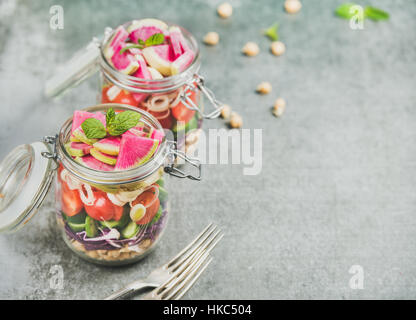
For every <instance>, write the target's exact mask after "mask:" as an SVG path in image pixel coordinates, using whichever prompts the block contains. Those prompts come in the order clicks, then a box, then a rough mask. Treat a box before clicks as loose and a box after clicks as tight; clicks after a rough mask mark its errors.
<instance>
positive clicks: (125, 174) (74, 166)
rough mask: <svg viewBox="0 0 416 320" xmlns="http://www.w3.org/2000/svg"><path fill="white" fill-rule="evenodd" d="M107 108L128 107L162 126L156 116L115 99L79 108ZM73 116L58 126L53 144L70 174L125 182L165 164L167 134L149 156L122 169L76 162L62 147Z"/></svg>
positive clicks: (97, 180) (147, 121)
mask: <svg viewBox="0 0 416 320" xmlns="http://www.w3.org/2000/svg"><path fill="white" fill-rule="evenodd" d="M109 108H113V109H114V110H115V111H116V110H124V111H126V110H130V111H135V112H138V113H140V114H141V118H140V121H142V122H144V123H145V124H147V125H150V126H152V127H153V128H154V129H157V130H163V128H162V126H161V124H160V123H159V121H157V119H156V118H155V117H153V116H152V115H151V114H150V113H148V112H146V111H144V110H141V109H138V108H135V107H132V106H128V105H123V104H118V103H105V104H97V105H94V106H90V107H87V108H84V109H81V110H82V111H88V112H96V111H104V110H107V109H109ZM72 119H73V117H72V116H71V117H70V118H68V119H67V120H66V121H65V122H64V124H63V125H62V127H61V129H60V130H59V134H58V139H57V141H56V145H57V153H58V159H59V161H60V162H61V163H62V165H63V166H64V168H65V169H67V170H68V171H70V173H71V174H73V175H74V176H76V177H78V178H79V179H81V180H84V181H86V182H90V183H96V184H101V185H120V184H127V183H131V182H135V181H139V180H143V179H145V178H146V177H148V176H150V175H152V174H153V173H154V172H155V171H157V170H158V169H159V168H160V167H161V166H164V163H165V159H166V157H167V155H168V143H167V139H166V135H165V136H164V137H163V139H162V142H161V144H160V145H159V147H158V149H157V151H156V153H155V154H154V155H153V156H152V158H151V159H150V160H149V161H147V162H146V163H145V164H143V165H141V166H138V167H135V168H132V169H128V170H121V171H99V170H94V169H92V168H88V167H86V166H83V165H82V164H80V163H78V162H76V161H75V160H74V159H73V158H72V157H71V155H69V153H68V152H67V150H66V148H65V144H66V143H67V141H68V138H69V135H70V133H71V126H72Z"/></svg>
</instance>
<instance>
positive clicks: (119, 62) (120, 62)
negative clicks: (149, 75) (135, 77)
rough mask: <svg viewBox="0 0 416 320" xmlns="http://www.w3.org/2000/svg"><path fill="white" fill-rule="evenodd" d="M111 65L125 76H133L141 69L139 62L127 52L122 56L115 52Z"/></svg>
mask: <svg viewBox="0 0 416 320" xmlns="http://www.w3.org/2000/svg"><path fill="white" fill-rule="evenodd" d="M111 63H112V64H113V66H114V68H116V69H117V70H118V71H120V72H121V73H124V74H132V73H134V72H135V71H136V70H137V69H138V68H139V64H138V62H137V61H136V59H135V58H134V56H133V55H132V54H131V53H130V52H129V51H125V52H123V53H122V54H120V52H115V53H114V55H113V56H112V57H111Z"/></svg>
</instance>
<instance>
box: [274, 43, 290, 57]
mask: <svg viewBox="0 0 416 320" xmlns="http://www.w3.org/2000/svg"><path fill="white" fill-rule="evenodd" d="M270 50H271V51H272V53H273V54H274V55H275V56H280V55H282V54H283V53H285V51H286V46H285V44H284V43H283V42H281V41H273V42H272V44H271V45H270Z"/></svg>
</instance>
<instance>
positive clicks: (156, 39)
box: [145, 33, 165, 47]
mask: <svg viewBox="0 0 416 320" xmlns="http://www.w3.org/2000/svg"><path fill="white" fill-rule="evenodd" d="M163 41H165V36H164V35H163V33H155V34H154V35H152V36H150V37H149V38H147V39H146V41H145V44H146V47H150V46H156V45H158V44H162V43H163Z"/></svg>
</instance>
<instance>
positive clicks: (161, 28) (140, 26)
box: [127, 19, 168, 43]
mask: <svg viewBox="0 0 416 320" xmlns="http://www.w3.org/2000/svg"><path fill="white" fill-rule="evenodd" d="M167 29H168V26H167V24H166V23H164V22H163V21H160V20H157V19H142V20H135V21H133V22H132V24H131V25H130V26H129V27H128V28H127V31H128V32H129V38H130V40H131V41H132V42H134V43H137V40H138V39H142V40H143V41H146V39H147V38H149V37H151V36H152V35H154V34H155V33H164V32H165V31H166V30H167Z"/></svg>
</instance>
